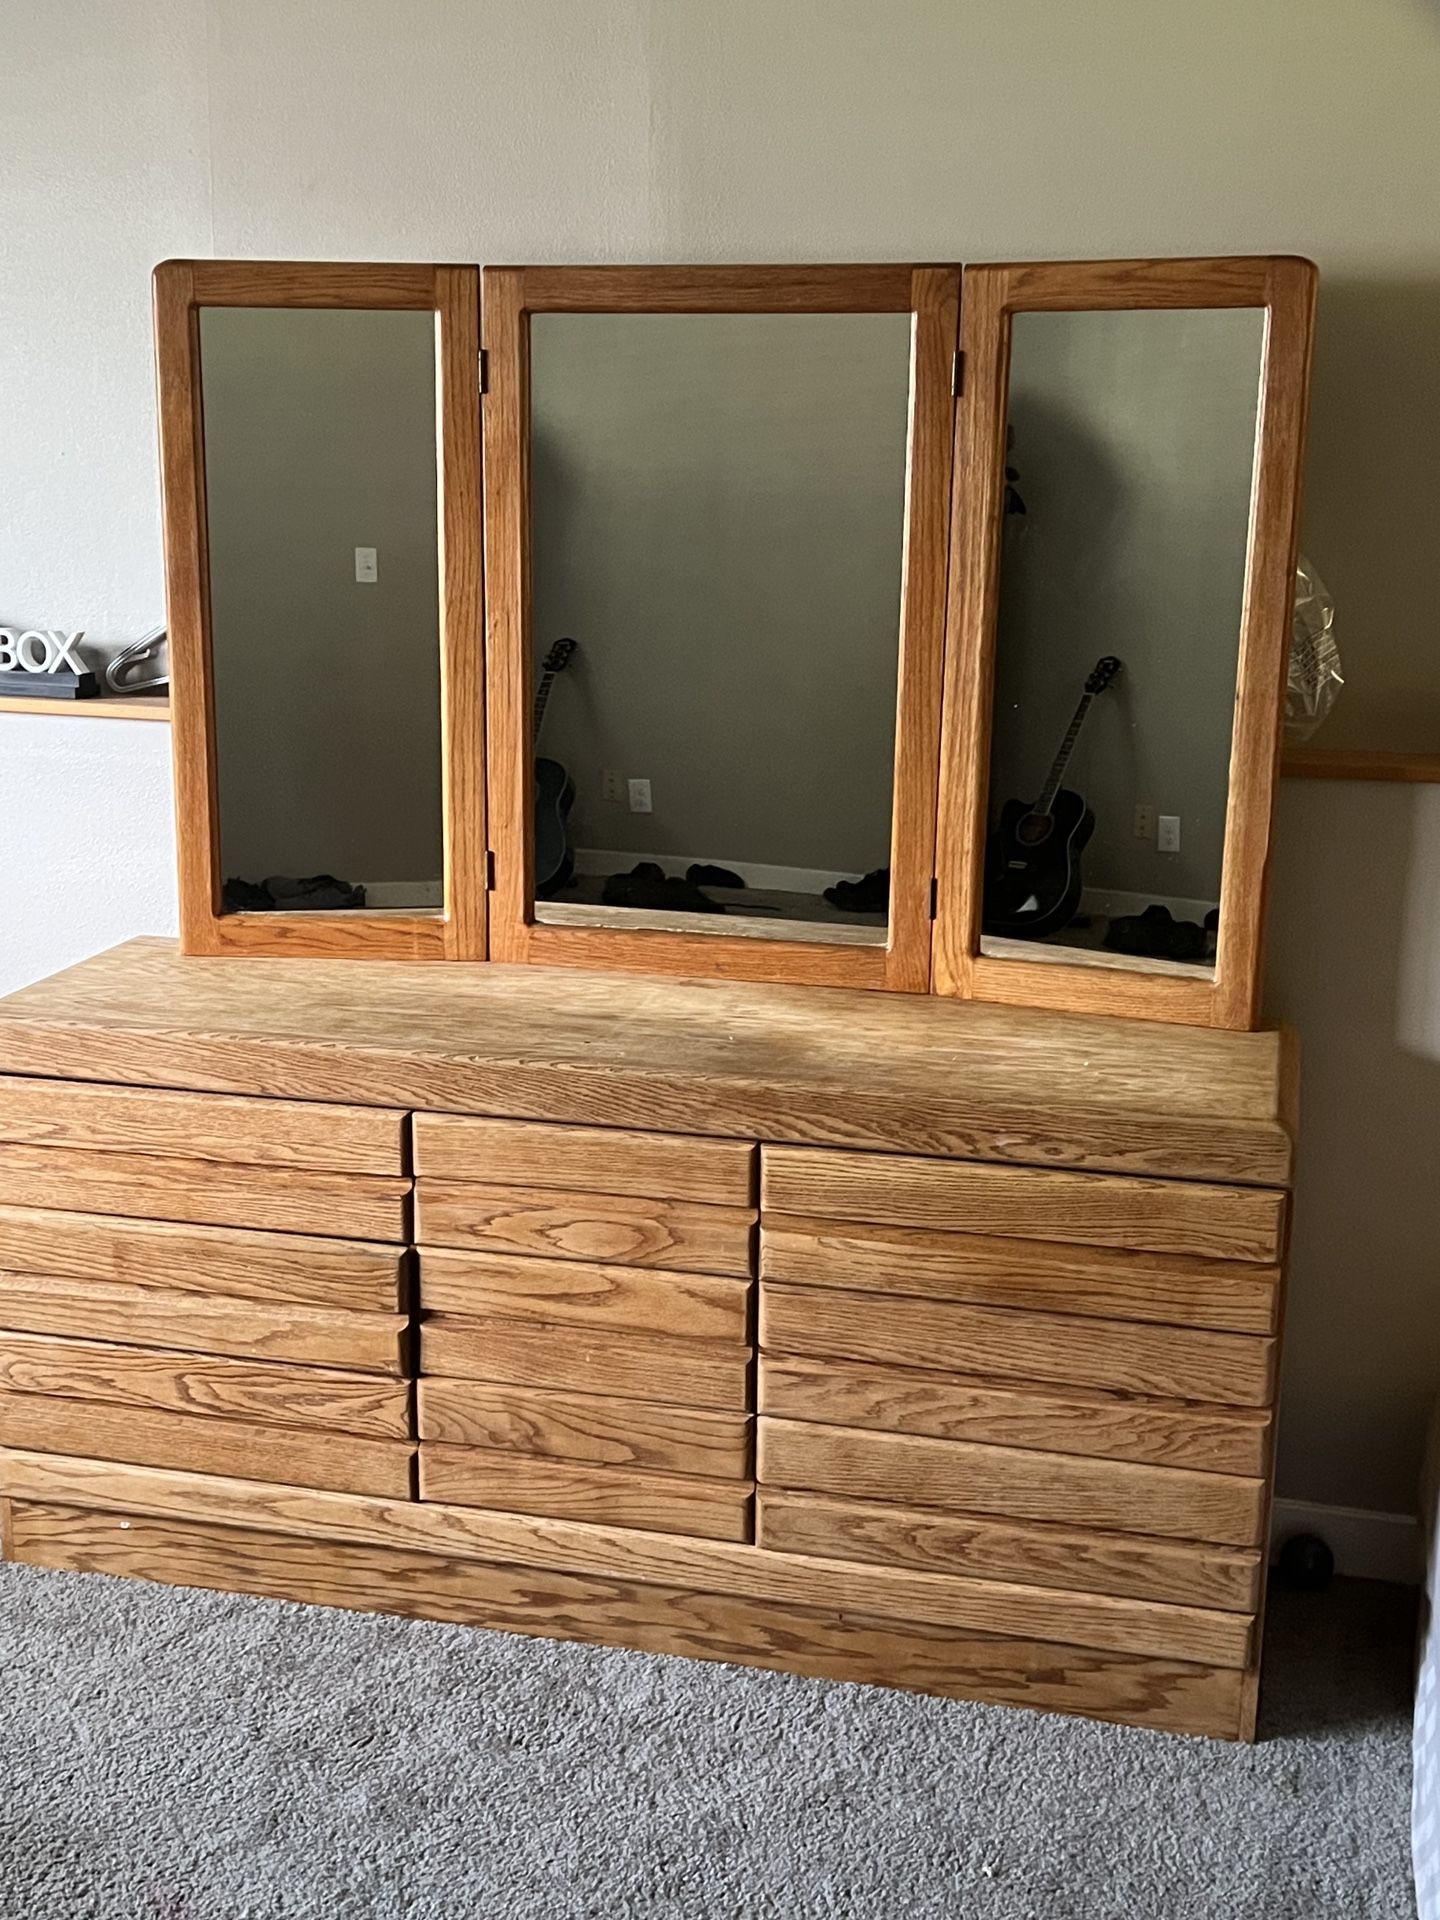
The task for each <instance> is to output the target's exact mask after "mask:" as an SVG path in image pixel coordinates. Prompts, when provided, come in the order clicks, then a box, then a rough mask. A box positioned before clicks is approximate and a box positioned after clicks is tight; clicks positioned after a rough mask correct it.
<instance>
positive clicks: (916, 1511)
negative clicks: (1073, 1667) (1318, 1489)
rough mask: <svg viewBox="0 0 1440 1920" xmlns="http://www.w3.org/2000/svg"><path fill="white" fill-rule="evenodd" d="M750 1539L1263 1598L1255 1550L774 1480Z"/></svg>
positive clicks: (1198, 1598) (1250, 1606) (1166, 1594)
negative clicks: (821, 1490) (844, 1495)
mask: <svg viewBox="0 0 1440 1920" xmlns="http://www.w3.org/2000/svg"><path fill="white" fill-rule="evenodd" d="M755 1540H756V1544H757V1546H760V1547H767V1548H769V1549H770V1550H771V1551H773V1552H776V1553H800V1554H806V1555H808V1556H810V1557H812V1558H816V1559H820V1560H856V1561H863V1562H865V1563H866V1564H867V1565H875V1566H881V1567H916V1568H920V1569H922V1570H923V1571H924V1572H926V1573H941V1574H952V1575H955V1574H958V1575H962V1576H967V1577H974V1578H979V1579H982V1580H1001V1581H1018V1582H1020V1583H1021V1584H1022V1585H1024V1586H1026V1587H1030V1588H1047V1587H1048V1588H1055V1589H1059V1590H1062V1591H1068V1592H1070V1593H1075V1592H1081V1593H1108V1594H1114V1595H1116V1596H1119V1597H1123V1598H1126V1599H1131V1600H1159V1601H1163V1602H1167V1603H1169V1604H1172V1605H1179V1606H1188V1607H1218V1608H1220V1609H1222V1610H1224V1611H1227V1612H1232V1613H1241V1614H1248V1613H1253V1611H1254V1610H1255V1608H1256V1607H1257V1606H1258V1605H1259V1599H1260V1573H1261V1564H1260V1560H1261V1556H1260V1552H1259V1549H1258V1548H1255V1547H1248V1548H1247V1547H1218V1546H1205V1545H1200V1544H1197V1543H1194V1542H1189V1541H1183V1540H1164V1539H1160V1538H1157V1537H1156V1536H1154V1535H1150V1534H1127V1533H1112V1532H1104V1531H1102V1530H1100V1529H1098V1528H1093V1527H1092V1528H1082V1527H1075V1526H1064V1525H1059V1524H1056V1523H1053V1522H1051V1523H1045V1522H1034V1521H1024V1520H1008V1519H992V1518H988V1517H983V1516H978V1515H973V1514H951V1513H943V1512H941V1511H940V1510H939V1509H938V1508H935V1507H928V1508H926V1507H900V1506H886V1505H882V1504H881V1503H879V1502H878V1501H874V1500H845V1499H838V1498H834V1497H832V1496H829V1495H826V1494H817V1493H789V1492H786V1491H785V1490H784V1489H783V1488H779V1487H764V1486H762V1487H759V1488H757V1490H756V1497H755ZM1061 1631H1062V1632H1063V1631H1064V1629H1061Z"/></svg>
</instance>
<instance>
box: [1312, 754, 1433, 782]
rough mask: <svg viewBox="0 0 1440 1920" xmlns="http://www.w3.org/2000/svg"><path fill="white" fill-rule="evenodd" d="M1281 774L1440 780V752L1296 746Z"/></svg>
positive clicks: (1329, 778)
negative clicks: (1395, 751) (1392, 751)
mask: <svg viewBox="0 0 1440 1920" xmlns="http://www.w3.org/2000/svg"><path fill="white" fill-rule="evenodd" d="M1280 771H1281V773H1282V774H1283V775H1284V776H1285V778H1286V779H1290V780H1406V781H1411V782H1427V781H1428V782H1430V783H1432V784H1433V783H1436V782H1440V753H1371V752H1367V751H1365V750H1364V749H1357V748H1350V747H1296V748H1293V749H1292V750H1291V751H1290V752H1289V753H1287V754H1286V755H1285V758H1284V760H1283V761H1282V762H1281V766H1280Z"/></svg>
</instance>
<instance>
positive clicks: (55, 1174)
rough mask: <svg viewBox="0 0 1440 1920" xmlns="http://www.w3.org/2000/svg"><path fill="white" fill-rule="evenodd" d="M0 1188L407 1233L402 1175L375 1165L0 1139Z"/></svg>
mask: <svg viewBox="0 0 1440 1920" xmlns="http://www.w3.org/2000/svg"><path fill="white" fill-rule="evenodd" d="M0 1191H3V1192H4V1194H5V1197H6V1200H7V1201H8V1202H9V1204H11V1205H13V1206H22V1207H57V1208H63V1209H65V1210H66V1211H68V1212H73V1213H106V1214H116V1215H120V1216H122V1217H128V1218H131V1219H143V1220H173V1221H181V1222H187V1223H191V1224H194V1225H200V1226H221V1227H226V1226H230V1227H263V1228H268V1229H273V1230H275V1231H278V1232H282V1233H320V1234H326V1235H330V1236H333V1237H335V1238H341V1239H355V1240H393V1241H403V1240H406V1239H408V1238H409V1228H408V1205H409V1194H410V1183H409V1181H408V1180H403V1179H386V1178H382V1177H381V1176H380V1175H378V1174H365V1173H331V1172H325V1171H317V1170H314V1169H311V1168H304V1167H252V1166H242V1165H239V1164H235V1163H230V1162H225V1163H221V1162H218V1161H213V1160H190V1159H181V1158H179V1157H178V1156H176V1155H173V1154H156V1153H114V1152H103V1153H96V1152H90V1151H88V1150H84V1149H81V1148H73V1147H34V1146H25V1145H15V1144H14V1143H4V1142H0Z"/></svg>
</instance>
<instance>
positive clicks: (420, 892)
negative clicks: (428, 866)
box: [360, 880, 445, 913]
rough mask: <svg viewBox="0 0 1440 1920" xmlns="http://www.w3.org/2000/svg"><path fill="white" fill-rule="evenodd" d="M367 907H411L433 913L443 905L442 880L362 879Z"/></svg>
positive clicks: (417, 910)
mask: <svg viewBox="0 0 1440 1920" xmlns="http://www.w3.org/2000/svg"><path fill="white" fill-rule="evenodd" d="M360 884H361V885H362V886H363V887H364V889H365V904H366V906H367V907H387V908H396V907H413V908H414V909H415V911H416V912H417V913H434V912H437V911H438V910H439V909H440V908H442V907H443V906H444V905H445V882H444V881H443V880H362V881H361V883H360Z"/></svg>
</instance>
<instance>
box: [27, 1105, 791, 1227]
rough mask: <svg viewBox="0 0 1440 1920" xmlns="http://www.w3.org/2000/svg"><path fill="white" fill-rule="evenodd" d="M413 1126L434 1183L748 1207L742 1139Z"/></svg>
mask: <svg viewBox="0 0 1440 1920" xmlns="http://www.w3.org/2000/svg"><path fill="white" fill-rule="evenodd" d="M0 1112H3V1109H0ZM412 1127H413V1138H414V1150H415V1171H416V1173H419V1174H426V1175H429V1176H430V1177H432V1178H434V1179H436V1180H476V1181H479V1182H480V1183H481V1184H482V1185H487V1186H519V1187H550V1188H557V1187H558V1188H561V1189H563V1190H564V1191H566V1192H576V1191H578V1192H581V1193H628V1194H633V1195H636V1196H637V1197H639V1198H641V1199H654V1198H659V1199H665V1200H684V1201H694V1202H699V1203H702V1204H703V1203H709V1204H711V1205H715V1206H733V1207H753V1206H754V1204H755V1149H754V1147H752V1146H751V1145H750V1144H749V1143H748V1142H746V1141H741V1140H700V1139H690V1138H687V1137H686V1136H684V1135H683V1134H665V1133H637V1132H635V1131H634V1129H633V1128H617V1127H548V1126H544V1125H542V1124H540V1123H539V1122H537V1121H533V1120H479V1119H475V1118H473V1117H468V1118H467V1117H462V1116H461V1115H459V1114H453V1113H417V1114H416V1115H415V1118H414V1121H413V1122H412Z"/></svg>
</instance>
